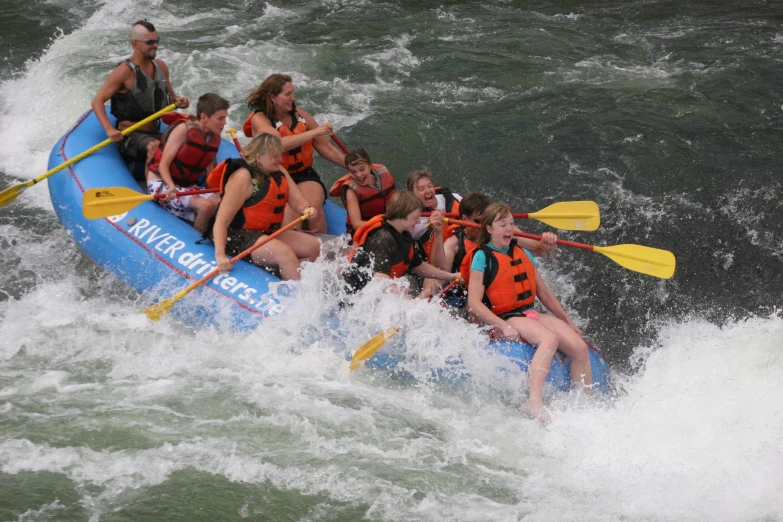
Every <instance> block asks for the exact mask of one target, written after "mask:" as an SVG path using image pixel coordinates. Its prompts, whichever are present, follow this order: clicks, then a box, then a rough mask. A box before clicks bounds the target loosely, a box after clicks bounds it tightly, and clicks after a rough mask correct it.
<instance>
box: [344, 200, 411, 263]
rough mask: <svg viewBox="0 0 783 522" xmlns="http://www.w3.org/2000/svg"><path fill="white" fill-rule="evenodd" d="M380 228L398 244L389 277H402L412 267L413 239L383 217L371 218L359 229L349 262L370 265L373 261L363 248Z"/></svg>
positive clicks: (354, 238)
mask: <svg viewBox="0 0 783 522" xmlns="http://www.w3.org/2000/svg"><path fill="white" fill-rule="evenodd" d="M379 228H385V229H386V230H388V231H389V232H391V235H392V237H394V241H395V242H396V243H397V251H396V252H395V254H394V256H393V257H392V267H391V272H390V273H389V277H391V278H392V279H394V278H397V277H402V276H403V274H405V272H407V271H408V268H410V266H411V262H412V261H413V255H414V246H413V239H412V238H410V236H405V235H404V234H402V233H400V232H398V231H397V229H396V228H394V227H393V226H391V225H390V224H389V223H388V222H387V221H386V218H384V217H383V216H382V215H380V216H375V217H373V218H371V219H370V220H369V221H368V222H367V223H365V224H364V225H362V226H360V227H359V230H357V231H356V234H354V236H353V246H354V250H353V252H351V254H350V256H349V257H348V261H350V262H353V263H355V264H357V265H359V266H362V267H366V266H369V265H370V262H371V259H370V256H369V254H367V253H366V252H365V251H364V249H363V248H361V247H362V245H364V243H365V242H367V238H368V237H369V235H370V234H371V233H372V232H374V231H375V230H377V229H379Z"/></svg>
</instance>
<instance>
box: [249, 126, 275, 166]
mask: <svg viewBox="0 0 783 522" xmlns="http://www.w3.org/2000/svg"><path fill="white" fill-rule="evenodd" d="M282 153H283V141H282V140H281V139H280V138H279V137H277V136H275V135H274V134H269V133H267V132H263V133H261V134H259V135H258V136H255V137H254V138H253V139H252V140H250V143H248V144H247V145H245V148H244V149H242V158H243V159H244V160H245V161H246V162H248V164H250V165H251V166H253V167H255V168H257V169H259V170H260V165H259V164H258V160H257V159H256V157H257V156H258V155H259V154H260V155H261V156H266V155H267V154H276V155H280V154H282Z"/></svg>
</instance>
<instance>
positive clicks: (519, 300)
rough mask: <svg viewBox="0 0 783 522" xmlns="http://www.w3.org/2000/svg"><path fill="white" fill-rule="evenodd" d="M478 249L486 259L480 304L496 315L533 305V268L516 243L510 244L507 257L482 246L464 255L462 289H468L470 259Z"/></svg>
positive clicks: (534, 270)
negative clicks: (463, 283) (463, 287)
mask: <svg viewBox="0 0 783 522" xmlns="http://www.w3.org/2000/svg"><path fill="white" fill-rule="evenodd" d="M479 249H481V250H482V251H483V252H484V255H485V256H486V259H487V265H486V266H485V267H484V296H483V297H482V299H481V302H482V303H484V304H485V305H487V308H489V309H490V310H491V311H492V313H493V314H495V315H499V314H505V313H506V312H510V311H512V310H516V309H518V308H526V307H529V306H532V305H533V303H535V301H536V269H535V267H534V266H533V262H532V261H531V260H530V258H529V257H527V254H526V253H525V251H524V250H523V249H522V247H520V246H519V245H517V242H516V240H512V241H511V250H510V251H509V254H503V253H501V252H498V251H496V250H493V249H491V248H489V247H488V246H483V247H479V248H476V249H474V250H473V252H471V253H470V254H468V255H466V256H465V259H463V260H462V264H461V265H460V274H461V275H462V278H463V279H464V280H465V286H466V287H467V286H468V281H470V265H471V264H472V263H473V256H474V255H475V254H476V252H478V251H479Z"/></svg>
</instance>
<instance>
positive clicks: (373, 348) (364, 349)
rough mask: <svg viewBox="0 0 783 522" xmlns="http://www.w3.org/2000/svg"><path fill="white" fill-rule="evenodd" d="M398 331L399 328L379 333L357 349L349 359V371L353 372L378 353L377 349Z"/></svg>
mask: <svg viewBox="0 0 783 522" xmlns="http://www.w3.org/2000/svg"><path fill="white" fill-rule="evenodd" d="M399 330H400V329H399V328H391V329H390V330H386V331H385V332H381V333H379V334H378V335H376V336H375V337H373V338H372V339H370V340H369V341H367V342H366V343H364V344H363V345H361V346H360V347H359V349H358V350H356V353H355V354H353V359H351V365H350V371H354V370H355V369H356V368H358V367H359V366H362V365H363V364H364V361H366V360H367V359H369V358H370V357H372V356H373V355H375V352H377V351H378V349H379V348H380V347H381V346H383V343H385V342H386V341H387V340H389V339H390V338H391V337H393V336H394V334H396V333H397V332H398V331H399Z"/></svg>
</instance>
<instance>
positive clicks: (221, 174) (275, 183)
mask: <svg viewBox="0 0 783 522" xmlns="http://www.w3.org/2000/svg"><path fill="white" fill-rule="evenodd" d="M241 168H244V169H247V170H248V171H250V175H251V176H252V177H253V195H252V196H250V198H248V199H247V200H246V201H245V202H244V204H243V205H242V209H241V212H237V213H236V215H235V216H234V219H233V220H232V221H231V223H230V224H229V226H228V227H229V228H230V229H232V230H239V229H243V230H260V231H262V232H274V231H275V230H277V229H279V228H280V224H281V223H282V222H283V211H284V210H285V206H286V204H287V203H288V180H287V179H286V177H285V175H284V174H283V173H282V172H280V171H278V172H273V173H272V174H270V175H268V176H265V175H263V174H261V173H260V172H259V171H258V169H256V168H254V167H252V166H251V165H249V164H248V163H247V162H246V161H245V160H243V159H237V158H234V159H228V160H225V161H222V162H221V163H220V165H218V166H217V168H215V170H213V171H212V173H210V178H212V179H218V180H219V184H218V186H219V187H220V197H221V199H222V198H223V195H224V194H225V191H226V184H227V183H228V179H229V178H230V177H231V175H232V174H233V173H234V172H236V171H237V170H239V169H241ZM258 178H262V180H261V181H259V180H258ZM215 214H216V215H217V212H215Z"/></svg>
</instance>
